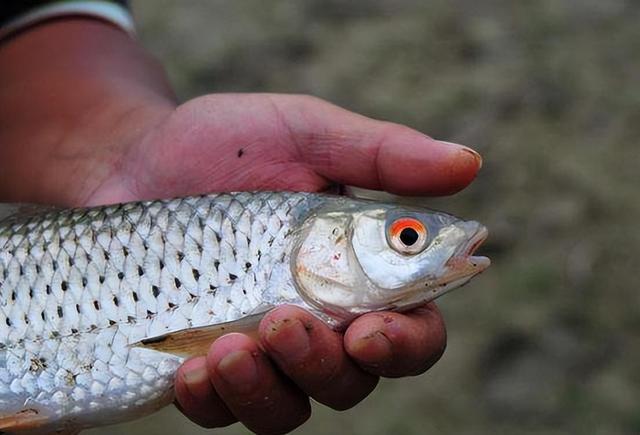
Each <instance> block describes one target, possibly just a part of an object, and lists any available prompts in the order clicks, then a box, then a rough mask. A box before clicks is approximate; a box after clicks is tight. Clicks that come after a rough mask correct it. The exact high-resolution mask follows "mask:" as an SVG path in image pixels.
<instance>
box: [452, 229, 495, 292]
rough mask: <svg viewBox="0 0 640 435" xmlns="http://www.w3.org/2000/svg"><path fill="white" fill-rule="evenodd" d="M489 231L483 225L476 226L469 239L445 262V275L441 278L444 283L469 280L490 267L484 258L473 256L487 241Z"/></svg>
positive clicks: (488, 261)
mask: <svg viewBox="0 0 640 435" xmlns="http://www.w3.org/2000/svg"><path fill="white" fill-rule="evenodd" d="M488 235H489V231H488V230H487V228H486V227H484V226H483V225H480V224H478V228H477V229H476V231H475V233H474V234H473V235H472V236H471V237H469V240H468V241H467V242H466V243H464V244H463V245H462V246H460V248H458V249H457V250H456V252H455V253H454V254H453V255H452V256H451V258H450V259H449V260H448V261H447V263H446V267H447V273H446V274H445V276H444V277H443V280H446V282H451V281H456V280H460V279H463V278H469V279H471V278H472V277H473V276H475V275H477V274H479V273H481V272H483V271H484V270H485V269H486V268H487V267H489V266H490V265H491V260H490V259H489V258H487V257H484V256H479V255H473V254H474V253H475V252H476V251H477V250H478V248H479V247H480V245H482V243H483V242H484V241H485V240H487V236H488Z"/></svg>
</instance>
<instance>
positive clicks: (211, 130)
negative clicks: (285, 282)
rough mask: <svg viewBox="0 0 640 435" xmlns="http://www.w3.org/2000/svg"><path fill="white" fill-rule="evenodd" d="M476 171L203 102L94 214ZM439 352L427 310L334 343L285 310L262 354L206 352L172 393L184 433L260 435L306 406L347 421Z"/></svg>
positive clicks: (268, 111) (280, 102)
mask: <svg viewBox="0 0 640 435" xmlns="http://www.w3.org/2000/svg"><path fill="white" fill-rule="evenodd" d="M478 167H479V160H478V158H476V156H475V154H473V153H472V152H470V151H468V150H467V149H465V148H461V147H459V146H457V145H451V144H446V143H440V142H437V141H434V140H432V139H430V138H427V137H425V136H424V135H422V134H420V133H417V132H415V131H413V130H410V129H408V128H406V127H402V126H399V125H395V124H390V123H385V122H379V121H374V120H371V119H367V118H364V117H362V116H359V115H355V114H353V113H350V112H347V111H345V110H343V109H340V108H338V107H335V106H333V105H330V104H328V103H326V102H323V101H321V100H318V99H315V98H310V97H303V96H287V95H215V96H207V97H202V98H199V99H196V100H194V101H191V102H189V103H187V104H185V105H184V106H182V107H180V108H178V109H177V110H176V111H175V112H174V113H173V114H171V115H170V116H169V117H168V118H166V119H165V121H164V122H163V123H162V124H160V125H159V126H158V127H156V128H155V129H154V130H153V131H151V132H150V133H149V135H148V136H146V137H145V138H144V139H143V140H142V141H141V142H140V143H139V144H138V145H137V146H136V147H134V148H133V149H131V151H130V152H129V154H128V155H127V156H126V158H125V159H123V164H122V165H121V168H122V169H121V171H120V172H118V173H116V174H114V176H113V177H112V178H111V179H108V180H106V181H105V182H104V183H103V184H102V186H100V188H98V189H97V190H96V191H95V192H94V195H93V196H92V197H91V198H90V199H89V202H92V203H104V202H114V201H122V200H133V199H139V198H152V197H167V196H181V195H188V194H193V193H200V192H209V191H234V190H260V189H262V190H264V189H274V190H281V189H287V190H307V191H317V190H323V189H325V188H326V187H327V186H329V185H330V184H331V183H332V182H341V183H348V184H354V185H359V186H363V187H368V188H374V189H384V190H388V191H392V192H397V193H411V194H424V193H427V194H441V193H451V192H454V191H456V190H458V189H460V188H462V187H464V186H465V185H466V184H467V183H469V182H470V181H471V180H472V178H473V177H474V176H475V173H476V171H477V169H478ZM444 347H445V329H444V323H443V321H442V318H441V317H440V314H439V312H438V310H437V308H436V307H435V305H434V304H430V305H428V306H426V307H423V308H419V309H416V310H414V311H412V312H410V313H407V314H398V313H372V314H368V315H365V316H362V317H360V318H359V319H357V320H356V321H355V322H354V323H353V324H352V325H351V326H350V327H349V328H348V329H347V331H346V333H345V334H344V336H342V335H341V334H339V333H336V332H334V331H332V330H330V329H329V328H328V327H327V326H326V325H324V324H323V323H322V322H321V321H320V320H318V319H316V318H315V317H314V316H312V315H310V314H309V313H307V312H305V311H304V310H301V309H299V308H295V307H281V308H278V309H276V310H274V311H272V312H271V313H269V314H268V315H267V316H266V317H265V318H264V319H263V321H262V322H261V325H260V341H259V342H256V341H254V340H253V339H251V338H249V337H247V336H244V335H241V334H229V335H227V336H224V337H222V338H220V339H218V340H217V341H216V342H215V343H214V344H213V345H212V346H211V349H210V351H209V353H208V355H207V356H206V357H199V358H194V359H192V360H190V361H187V362H186V363H185V364H184V365H183V366H182V368H181V369H180V370H179V372H178V375H177V379H176V397H177V403H178V405H179V407H180V409H181V410H182V411H183V412H184V413H185V414H186V415H187V416H188V417H189V418H190V419H192V420H193V421H195V422H196V423H198V424H200V425H203V426H206V427H219V426H225V425H228V424H231V423H233V422H235V421H237V420H240V421H241V422H242V423H244V424H245V425H246V426H247V427H248V428H250V429H251V430H253V431H256V432H259V433H280V432H285V431H289V430H291V429H293V428H295V427H296V426H298V425H300V424H302V423H303V422H304V421H305V420H306V419H307V418H308V417H309V414H310V407H309V397H312V398H313V399H315V400H316V401H318V402H320V403H323V404H325V405H327V406H330V407H332V408H334V409H347V408H350V407H352V406H354V405H355V404H357V403H358V402H359V401H361V400H362V399H363V398H364V397H366V396H367V395H368V394H369V393H370V392H371V391H372V390H373V389H374V387H375V385H376V383H377V381H378V377H379V376H387V377H399V376H408V375H416V374H419V373H422V372H423V371H425V370H426V369H427V368H429V367H430V366H431V365H432V364H433V363H435V361H437V359H438V358H439V357H440V355H441V354H442V352H443V351H444Z"/></svg>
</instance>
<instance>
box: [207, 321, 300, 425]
mask: <svg viewBox="0 0 640 435" xmlns="http://www.w3.org/2000/svg"><path fill="white" fill-rule="evenodd" d="M206 366H207V371H208V374H209V378H210V379H211V382H212V384H213V386H214V387H215V390H216V392H217V394H218V395H219V396H220V398H221V399H222V400H223V401H224V403H225V405H226V406H227V408H228V409H229V411H230V412H231V413H232V414H233V415H234V416H235V418H237V419H238V420H240V421H241V422H242V423H243V424H244V425H245V426H247V428H249V429H250V430H252V431H253V432H256V433H259V434H279V433H286V432H289V431H291V430H293V429H294V428H296V427H298V426H299V425H301V424H302V423H304V422H305V421H306V420H307V419H308V418H309V416H310V413H311V408H310V404H309V399H308V397H307V396H306V395H305V394H304V393H303V392H302V391H300V390H299V389H298V388H297V387H296V386H295V385H293V384H292V383H291V382H290V381H288V380H287V379H285V378H284V377H283V376H282V375H281V374H280V373H278V372H277V370H276V368H275V367H274V366H273V364H272V363H271V362H270V361H269V359H268V358H267V356H266V355H265V354H264V353H263V352H262V350H260V348H259V347H258V344H257V343H256V342H255V341H254V340H253V339H251V338H249V337H247V336H246V335H243V334H237V333H234V334H228V335H225V336H223V337H221V338H219V339H218V340H216V341H215V342H214V344H213V345H212V346H211V349H210V351H209V353H208V355H207V359H206Z"/></svg>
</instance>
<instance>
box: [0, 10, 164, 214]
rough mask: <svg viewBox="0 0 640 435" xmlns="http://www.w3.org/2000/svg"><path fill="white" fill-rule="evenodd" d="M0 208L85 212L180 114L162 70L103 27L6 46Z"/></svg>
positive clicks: (82, 21) (66, 29)
mask: <svg viewBox="0 0 640 435" xmlns="http://www.w3.org/2000/svg"><path fill="white" fill-rule="evenodd" d="M0 82H2V83H3V87H2V88H1V89H0V120H1V121H0V200H8V201H36V202H53V203H69V204H77V203H80V202H82V201H83V199H84V196H87V195H90V194H91V190H92V189H93V188H94V187H95V186H97V185H99V184H100V182H101V179H102V178H106V177H107V176H109V175H110V174H111V173H112V172H113V170H114V168H115V167H117V165H118V163H119V160H120V159H122V158H123V156H124V155H126V152H127V148H128V147H129V146H130V145H131V144H132V143H134V142H135V141H136V140H138V139H139V138H140V137H141V136H142V135H144V134H145V133H146V132H147V131H148V129H149V128H150V126H152V125H155V124H156V123H158V122H159V120H160V119H162V118H164V117H166V116H167V114H168V113H169V112H170V111H171V110H172V109H173V107H174V97H173V95H172V92H171V89H170V88H169V86H168V84H167V82H166V79H165V77H164V74H163V71H162V68H161V67H160V66H159V65H158V64H157V63H156V62H155V61H154V60H153V59H151V58H150V57H149V56H148V55H147V54H146V53H145V52H144V50H143V49H142V48H141V47H140V46H139V45H138V44H137V43H136V42H135V41H134V40H133V39H132V38H130V37H129V36H127V35H126V34H125V33H124V32H122V31H121V30H119V29H117V28H115V27H114V26H111V25H109V24H107V23H103V22H100V21H97V20H93V19H87V18H64V19H59V20H55V21H51V22H47V23H42V24H39V25H37V26H35V27H33V28H32V29H30V30H29V31H27V32H23V33H20V34H19V35H17V36H16V37H14V38H12V39H10V40H8V41H5V43H4V44H2V45H0Z"/></svg>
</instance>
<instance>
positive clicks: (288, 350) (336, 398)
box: [260, 306, 378, 410]
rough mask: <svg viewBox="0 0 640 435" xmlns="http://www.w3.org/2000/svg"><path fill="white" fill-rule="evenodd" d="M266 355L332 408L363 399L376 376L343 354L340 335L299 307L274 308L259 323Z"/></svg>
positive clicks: (314, 396) (373, 383)
mask: <svg viewBox="0 0 640 435" xmlns="http://www.w3.org/2000/svg"><path fill="white" fill-rule="evenodd" d="M260 338H261V343H262V345H263V346H264V348H265V349H266V350H267V352H268V354H269V356H270V357H271V358H272V359H273V360H274V361H275V363H276V364H277V365H278V367H279V368H280V370H282V372H284V373H285V374H286V375H287V376H288V377H289V378H290V379H292V380H293V382H295V383H296V385H298V387H300V388H301V389H302V390H303V391H304V392H306V393H307V394H308V395H310V396H311V397H313V398H314V399H315V400H316V401H318V402H320V403H323V404H325V405H327V406H330V407H332V408H334V409H340V410H343V409H348V408H351V407H352V406H354V405H355V404H357V403H358V402H360V401H361V400H362V399H364V398H365V397H366V396H367V395H368V394H369V393H370V392H371V391H372V390H373V389H374V388H375V386H376V384H377V382H378V377H377V376H375V375H373V374H371V373H367V372H365V371H364V370H362V369H361V368H360V367H358V366H357V365H356V364H355V363H354V362H353V361H352V360H351V359H350V358H349V357H348V355H347V354H346V353H345V351H344V347H343V337H342V335H341V334H339V333H336V332H334V331H332V330H331V329H330V328H329V327H328V326H326V325H325V324H324V323H323V322H322V321H320V320H319V319H317V318H316V317H315V316H313V315H312V314H310V313H308V312H307V311H304V310H302V309H300V308H296V307H292V306H285V307H280V308H277V309H275V310H273V311H272V312H271V313H269V314H268V315H267V316H265V318H264V319H263V320H262V322H261V324H260Z"/></svg>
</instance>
